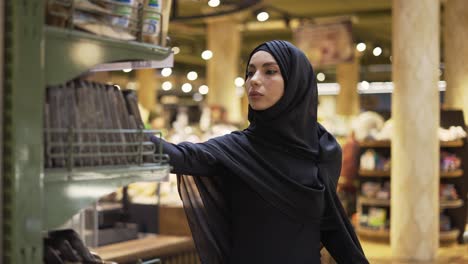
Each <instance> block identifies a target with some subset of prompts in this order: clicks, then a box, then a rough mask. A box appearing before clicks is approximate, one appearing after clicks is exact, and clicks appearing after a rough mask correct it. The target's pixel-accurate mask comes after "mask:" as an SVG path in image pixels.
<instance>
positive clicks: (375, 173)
mask: <svg viewBox="0 0 468 264" xmlns="http://www.w3.org/2000/svg"><path fill="white" fill-rule="evenodd" d="M358 174H359V176H362V177H390V175H391V172H390V171H384V170H359V172H358Z"/></svg>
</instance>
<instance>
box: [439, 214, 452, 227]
mask: <svg viewBox="0 0 468 264" xmlns="http://www.w3.org/2000/svg"><path fill="white" fill-rule="evenodd" d="M439 222H440V231H450V230H451V229H452V223H451V221H450V217H448V216H447V215H445V214H443V213H442V214H440V220H439Z"/></svg>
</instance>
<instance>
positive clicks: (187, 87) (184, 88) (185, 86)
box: [182, 83, 192, 93]
mask: <svg viewBox="0 0 468 264" xmlns="http://www.w3.org/2000/svg"><path fill="white" fill-rule="evenodd" d="M191 91H192V85H191V84H190V83H184V84H182V92H184V93H190V92H191Z"/></svg>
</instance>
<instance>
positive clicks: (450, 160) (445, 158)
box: [440, 151, 461, 171]
mask: <svg viewBox="0 0 468 264" xmlns="http://www.w3.org/2000/svg"><path fill="white" fill-rule="evenodd" d="M460 166H461V159H460V158H459V157H457V155H455V154H452V153H448V152H446V151H442V152H441V153H440V169H441V170H442V171H454V170H457V169H459V168H460Z"/></svg>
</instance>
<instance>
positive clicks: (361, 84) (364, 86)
mask: <svg viewBox="0 0 468 264" xmlns="http://www.w3.org/2000/svg"><path fill="white" fill-rule="evenodd" d="M360 86H361V87H360V90H367V89H369V87H370V84H369V83H368V82H366V81H362V82H361V83H360Z"/></svg>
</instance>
